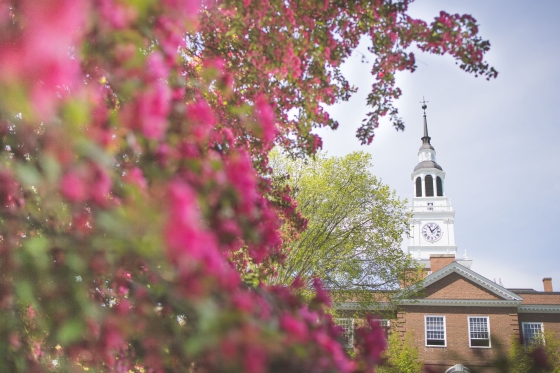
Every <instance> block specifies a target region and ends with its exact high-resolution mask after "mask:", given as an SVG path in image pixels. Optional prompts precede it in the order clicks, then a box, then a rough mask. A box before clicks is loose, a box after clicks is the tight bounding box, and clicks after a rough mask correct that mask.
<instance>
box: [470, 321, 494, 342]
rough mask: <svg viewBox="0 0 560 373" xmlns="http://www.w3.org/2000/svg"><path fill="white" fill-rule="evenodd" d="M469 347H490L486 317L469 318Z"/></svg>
mask: <svg viewBox="0 0 560 373" xmlns="http://www.w3.org/2000/svg"><path fill="white" fill-rule="evenodd" d="M469 334H470V346H471V347H490V329H489V328H488V317H469Z"/></svg>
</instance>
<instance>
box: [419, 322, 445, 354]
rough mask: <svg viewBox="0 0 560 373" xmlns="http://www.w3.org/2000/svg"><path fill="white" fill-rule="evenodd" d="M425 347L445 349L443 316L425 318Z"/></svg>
mask: <svg viewBox="0 0 560 373" xmlns="http://www.w3.org/2000/svg"><path fill="white" fill-rule="evenodd" d="M424 321H425V325H426V346H436V347H445V346H447V342H446V339H445V316H425V320H424Z"/></svg>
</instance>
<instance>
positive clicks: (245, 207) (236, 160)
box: [226, 150, 257, 213]
mask: <svg viewBox="0 0 560 373" xmlns="http://www.w3.org/2000/svg"><path fill="white" fill-rule="evenodd" d="M226 173H227V177H228V179H229V181H230V182H231V183H232V184H233V186H234V187H235V189H237V192H238V194H239V197H240V207H241V210H242V211H243V212H246V213H247V212H249V211H250V210H251V209H252V208H253V204H254V203H255V200H256V198H257V181H256V175H255V171H254V169H253V166H252V164H251V160H250V158H249V155H248V154H247V152H245V151H244V150H240V151H239V152H238V153H236V154H235V153H234V154H232V155H231V156H230V159H229V162H228V164H227V166H226Z"/></svg>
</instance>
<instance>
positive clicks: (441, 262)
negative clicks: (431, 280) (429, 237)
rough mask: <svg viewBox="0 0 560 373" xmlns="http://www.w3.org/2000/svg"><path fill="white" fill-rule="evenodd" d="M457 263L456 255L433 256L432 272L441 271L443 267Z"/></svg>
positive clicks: (431, 257) (431, 258) (431, 262)
mask: <svg viewBox="0 0 560 373" xmlns="http://www.w3.org/2000/svg"><path fill="white" fill-rule="evenodd" d="M454 261H455V254H432V255H430V270H431V271H432V272H436V271H439V270H440V269H442V268H443V267H445V266H447V265H449V264H451V263H453V262H454Z"/></svg>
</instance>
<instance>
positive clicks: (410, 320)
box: [340, 104, 560, 373]
mask: <svg viewBox="0 0 560 373" xmlns="http://www.w3.org/2000/svg"><path fill="white" fill-rule="evenodd" d="M422 108H423V109H424V136H423V137H422V138H421V140H422V145H421V147H420V149H419V151H418V158H419V162H418V165H417V166H416V167H415V168H414V171H413V172H412V175H411V179H412V185H413V196H414V197H413V199H412V204H411V209H412V213H413V217H412V219H411V220H410V242H409V245H408V248H407V250H408V253H409V254H410V255H411V256H412V257H413V258H415V259H416V260H418V262H419V263H420V264H421V265H422V266H423V268H424V272H423V273H424V276H425V278H424V280H423V281H422V282H421V283H420V284H416V285H413V286H415V287H416V289H413V290H415V291H414V292H413V293H414V294H416V295H415V296H413V297H410V298H409V299H404V300H399V301H398V302H396V304H395V302H393V303H391V302H388V303H387V307H389V308H390V309H391V310H392V319H391V320H389V321H385V325H389V324H390V325H391V332H396V333H399V335H400V336H401V337H403V338H404V336H405V334H407V333H411V334H412V335H413V339H414V341H415V344H416V346H417V347H418V349H419V353H420V358H421V359H422V361H423V362H424V364H425V366H426V367H427V368H429V369H428V371H430V372H441V373H443V372H446V373H450V372H462V371H464V372H468V371H470V370H469V369H473V370H476V371H479V372H480V371H482V372H484V371H489V372H491V371H492V368H491V367H490V363H491V362H492V361H494V360H496V358H497V357H498V355H499V354H500V353H502V354H503V353H504V352H507V350H508V349H509V348H510V344H511V341H512V338H522V339H523V341H524V342H525V344H530V343H532V342H533V341H534V340H535V339H537V338H542V334H543V333H544V332H554V333H555V334H556V336H557V337H558V338H560V292H554V291H553V288H552V279H550V278H545V279H543V291H536V290H533V289H506V288H505V287H503V286H502V285H501V284H497V283H496V282H494V281H491V280H489V279H487V278H485V277H484V276H482V275H480V274H478V273H476V272H475V271H473V270H471V265H472V260H470V259H469V258H468V255H467V252H466V250H465V251H464V252H463V253H462V255H458V247H457V245H456V243H455V232H454V224H455V223H454V218H455V210H454V209H453V205H452V203H451V200H450V199H449V198H448V197H447V195H446V193H445V176H446V175H445V172H444V171H443V168H442V167H441V166H440V165H439V164H438V163H437V162H436V151H435V149H434V147H433V146H432V144H431V138H430V137H429V136H428V125H427V119H426V112H425V110H426V105H425V104H424V105H423V107H422ZM407 290H411V289H410V288H407ZM340 308H342V309H347V310H351V309H352V308H353V305H352V304H351V303H346V304H341V305H340ZM389 314H391V313H389ZM345 320H346V321H345V322H346V323H348V322H349V321H348V320H349V319H345ZM346 329H347V333H350V334H351V332H350V329H349V328H346Z"/></svg>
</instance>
